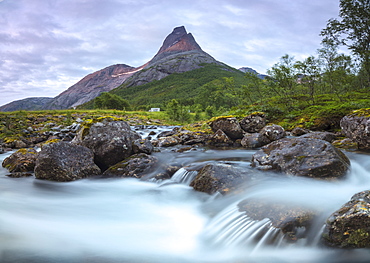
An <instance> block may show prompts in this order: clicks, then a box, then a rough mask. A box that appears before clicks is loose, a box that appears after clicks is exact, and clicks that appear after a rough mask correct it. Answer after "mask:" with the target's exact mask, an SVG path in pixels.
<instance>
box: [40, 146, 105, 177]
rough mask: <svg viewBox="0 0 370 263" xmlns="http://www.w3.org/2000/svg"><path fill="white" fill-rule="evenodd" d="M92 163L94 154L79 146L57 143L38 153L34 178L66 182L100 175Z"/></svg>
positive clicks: (97, 168) (45, 147)
mask: <svg viewBox="0 0 370 263" xmlns="http://www.w3.org/2000/svg"><path fill="white" fill-rule="evenodd" d="M100 173H101V171H100V169H99V167H98V166H97V165H96V164H95V163H94V153H93V152H92V151H91V150H90V149H88V148H86V147H84V146H80V145H75V144H71V143H67V142H57V143H51V144H47V145H45V146H44V147H43V148H42V150H41V152H39V154H38V156H37V160H36V166H35V177H36V178H37V179H45V180H50V181H58V182H68V181H74V180H78V179H82V178H87V177H91V176H94V175H98V174H100Z"/></svg>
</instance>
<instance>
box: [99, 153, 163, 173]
mask: <svg viewBox="0 0 370 263" xmlns="http://www.w3.org/2000/svg"><path fill="white" fill-rule="evenodd" d="M157 166H158V159H157V158H156V157H154V156H151V155H147V154H145V153H140V154H134V155H132V156H130V157H129V158H127V159H125V160H123V161H121V162H119V163H117V164H115V165H113V166H111V167H109V168H108V169H107V170H106V171H105V172H104V173H103V175H104V176H108V177H134V178H142V177H143V176H146V175H149V174H150V173H151V172H153V171H154V169H155V168H156V167H157Z"/></svg>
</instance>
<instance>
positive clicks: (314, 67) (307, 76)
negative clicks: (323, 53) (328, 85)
mask: <svg viewBox="0 0 370 263" xmlns="http://www.w3.org/2000/svg"><path fill="white" fill-rule="evenodd" d="M294 67H295V68H296V69H297V70H298V74H299V76H301V84H302V85H303V86H304V87H306V88H307V89H308V94H309V96H310V100H311V101H312V103H314V102H315V95H316V93H317V90H318V85H319V83H320V78H321V68H320V61H319V60H318V59H316V58H315V57H314V56H309V57H308V58H306V59H305V60H304V61H303V62H301V61H297V62H296V63H295V64H294Z"/></svg>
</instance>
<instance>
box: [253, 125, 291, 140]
mask: <svg viewBox="0 0 370 263" xmlns="http://www.w3.org/2000/svg"><path fill="white" fill-rule="evenodd" d="M259 133H260V134H261V135H262V136H263V137H265V139H264V140H266V141H269V142H273V141H276V140H279V139H281V138H284V137H285V130H284V128H283V127H281V126H280V125H276V124H272V125H268V126H265V127H263V129H262V130H261V131H260V132H259Z"/></svg>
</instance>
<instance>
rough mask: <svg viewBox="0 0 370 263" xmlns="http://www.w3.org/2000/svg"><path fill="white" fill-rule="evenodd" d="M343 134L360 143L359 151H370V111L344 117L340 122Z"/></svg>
mask: <svg viewBox="0 0 370 263" xmlns="http://www.w3.org/2000/svg"><path fill="white" fill-rule="evenodd" d="M340 127H341V129H342V132H343V134H344V135H345V136H346V137H347V138H350V139H352V140H353V141H355V142H357V143H358V147H359V149H370V109H362V110H357V111H354V112H352V114H349V115H347V116H344V117H343V118H342V119H341V121H340Z"/></svg>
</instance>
